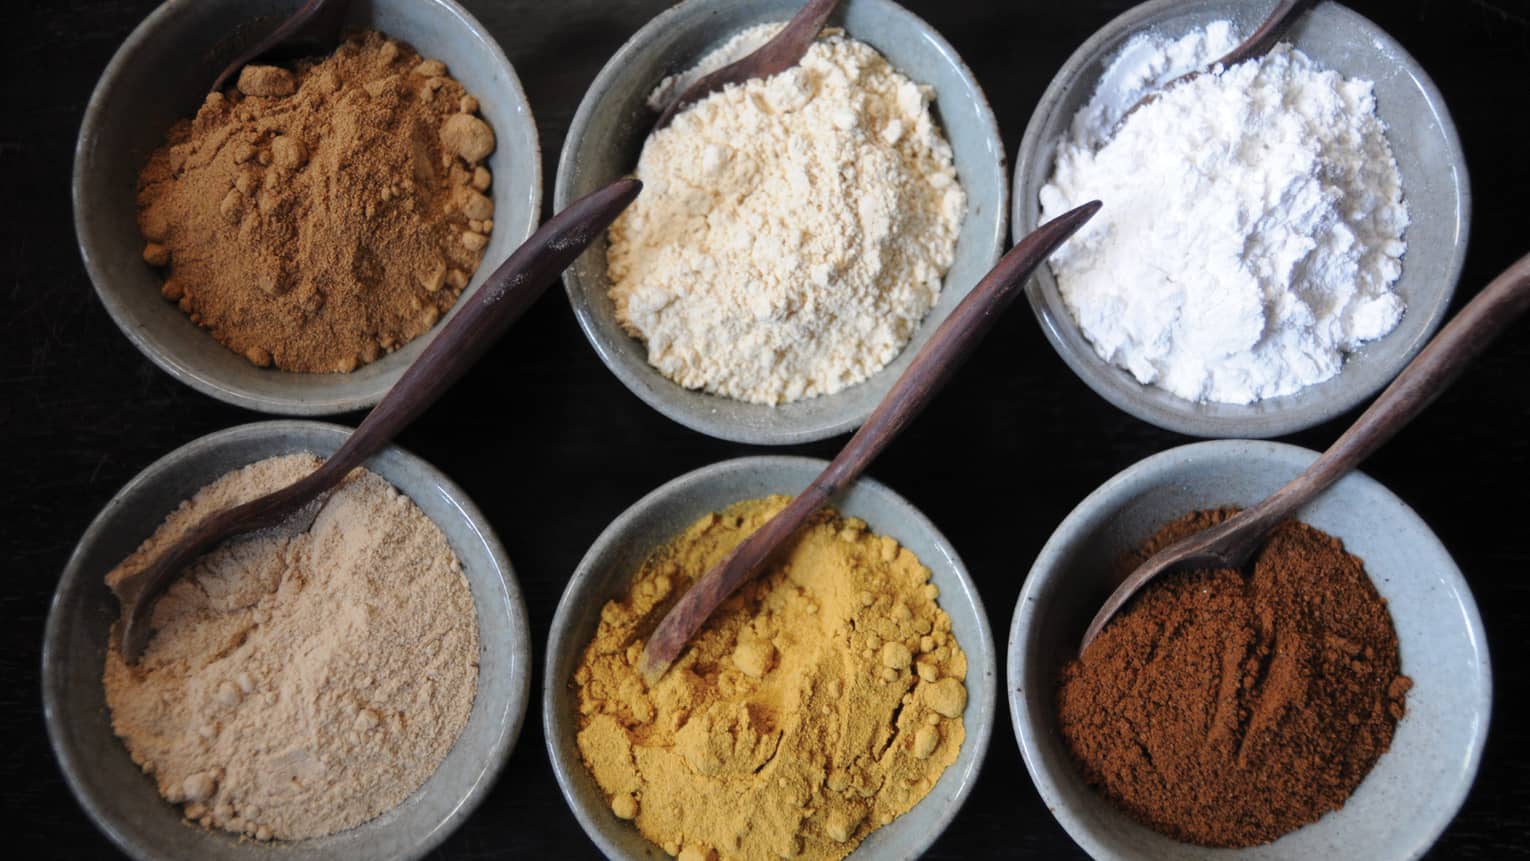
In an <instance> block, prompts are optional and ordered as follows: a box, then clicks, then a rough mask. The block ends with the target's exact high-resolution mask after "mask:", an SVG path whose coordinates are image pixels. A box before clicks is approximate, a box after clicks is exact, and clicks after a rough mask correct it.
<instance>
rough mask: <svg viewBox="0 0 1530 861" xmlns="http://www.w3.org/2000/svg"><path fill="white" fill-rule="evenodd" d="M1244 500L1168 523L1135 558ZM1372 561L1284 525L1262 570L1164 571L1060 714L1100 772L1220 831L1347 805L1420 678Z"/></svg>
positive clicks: (1101, 780) (1087, 762) (1112, 632)
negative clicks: (1401, 652) (1405, 665)
mask: <svg viewBox="0 0 1530 861" xmlns="http://www.w3.org/2000/svg"><path fill="white" fill-rule="evenodd" d="M1231 513H1232V511H1231V510H1220V511H1202V512H1196V513H1193V514H1190V515H1187V516H1185V517H1182V518H1180V519H1179V520H1176V521H1174V522H1173V523H1170V524H1169V525H1168V526H1166V527H1164V528H1163V529H1162V530H1161V531H1160V532H1159V533H1158V534H1157V535H1155V536H1153V538H1152V539H1151V540H1149V541H1148V543H1147V544H1146V545H1144V546H1143V547H1142V548H1141V549H1140V550H1138V551H1137V553H1136V554H1135V555H1134V556H1133V558H1131V559H1130V560H1127V561H1126V563H1125V567H1127V568H1130V567H1135V565H1136V564H1137V563H1139V562H1140V561H1142V560H1144V559H1146V558H1147V557H1148V556H1150V555H1152V554H1153V553H1154V552H1156V551H1157V550H1158V549H1160V548H1162V547H1163V546H1165V545H1167V544H1169V543H1172V542H1173V541H1175V540H1177V539H1178V538H1181V537H1184V536H1186V535H1189V534H1191V533H1193V532H1197V531H1200V530H1202V529H1205V528H1207V527H1209V526H1211V525H1213V524H1215V523H1218V522H1220V521H1222V520H1224V519H1225V518H1227V517H1228V516H1230V514H1231ZM1398 667H1399V664H1398V650H1397V634H1396V632H1395V631H1394V629H1393V627H1392V618H1391V616H1390V614H1389V613H1388V612H1387V608H1386V603H1385V602H1384V601H1383V600H1382V598H1381V596H1380V595H1378V594H1377V592H1376V589H1375V587H1374V586H1373V585H1372V584H1371V581H1370V578H1369V577H1367V576H1366V573H1365V569H1364V565H1363V563H1362V562H1361V560H1360V559H1358V558H1357V557H1355V556H1353V555H1350V554H1348V553H1346V552H1344V547H1343V544H1342V543H1341V542H1340V541H1339V540H1338V539H1337V538H1334V537H1333V536H1331V535H1327V534H1325V533H1323V532H1320V531H1318V530H1316V529H1313V528H1312V527H1310V526H1308V525H1306V524H1304V523H1298V522H1295V521H1290V522H1287V523H1285V524H1283V525H1281V526H1280V527H1279V528H1278V529H1276V530H1275V532H1274V533H1273V534H1272V535H1271V536H1270V539H1269V541H1268V543H1267V544H1266V546H1265V547H1264V548H1263V550H1261V551H1260V553H1259V555H1258V557H1257V558H1256V559H1255V560H1254V562H1253V564H1252V566H1251V571H1250V573H1249V574H1246V575H1245V574H1244V573H1241V572H1239V571H1236V570H1220V571H1199V572H1186V573H1181V574H1175V575H1171V576H1169V577H1166V578H1163V579H1161V580H1159V581H1157V582H1156V583H1154V584H1153V585H1151V586H1149V587H1148V588H1147V589H1146V590H1144V592H1143V593H1142V594H1141V595H1140V596H1139V597H1138V598H1137V599H1136V600H1135V601H1134V602H1133V603H1132V604H1131V605H1130V606H1129V607H1128V608H1127V609H1126V611H1124V612H1123V613H1122V614H1121V615H1119V616H1117V617H1116V619H1115V620H1114V621H1112V622H1111V624H1110V625H1109V626H1108V627H1107V628H1106V629H1105V631H1104V632H1103V633H1101V635H1100V636H1099V638H1098V639H1096V640H1095V642H1094V643H1092V644H1090V647H1089V649H1088V650H1087V651H1086V652H1085V653H1084V655H1083V656H1082V658H1081V659H1079V660H1075V661H1072V662H1070V663H1069V664H1068V665H1067V667H1066V668H1064V670H1063V675H1062V682H1061V687H1060V690H1059V693H1058V717H1059V723H1060V725H1061V729H1062V734H1063V737H1064V738H1065V740H1066V741H1067V744H1068V747H1069V749H1070V750H1071V751H1072V753H1073V755H1074V757H1075V758H1076V760H1077V761H1078V763H1079V765H1080V766H1081V767H1082V769H1083V771H1084V774H1085V776H1086V778H1087V779H1088V781H1089V782H1090V783H1091V784H1093V785H1094V786H1096V787H1097V788H1098V789H1099V790H1100V791H1101V792H1103V793H1104V794H1105V795H1106V796H1107V797H1109V798H1110V799H1111V800H1113V801H1115V802H1116V803H1117V804H1119V805H1121V806H1122V807H1123V808H1124V809H1125V810H1126V811H1127V812H1128V813H1130V814H1131V815H1132V816H1133V817H1134V818H1136V819H1137V820H1139V821H1141V822H1142V823H1144V824H1146V825H1148V826H1150V827H1152V828H1154V829H1156V830H1158V831H1161V832H1163V833H1165V834H1168V835H1170V836H1172V837H1174V838H1176V839H1179V840H1184V841H1187V842H1190V843H1198V844H1202V845H1206V846H1223V847H1242V846H1252V845H1256V844H1260V843H1266V842H1269V841H1271V840H1274V839H1275V838H1277V837H1279V836H1281V835H1282V834H1285V833H1286V832H1288V831H1292V830H1294V829H1296V828H1298V827H1300V826H1302V825H1305V824H1307V823H1309V822H1312V821H1314V820H1316V819H1318V818H1319V817H1321V816H1322V815H1323V814H1324V813H1326V812H1328V811H1330V810H1336V809H1338V808H1339V807H1342V806H1343V804H1344V802H1345V800H1346V799H1347V798H1348V797H1349V795H1350V793H1352V792H1353V791H1354V789H1355V787H1356V786H1358V785H1359V784H1360V781H1361V780H1362V779H1363V778H1364V777H1365V775H1366V773H1367V772H1369V771H1370V769H1371V767H1372V766H1373V765H1374V764H1375V763H1376V760H1377V758H1379V757H1380V756H1381V755H1382V754H1383V753H1384V752H1386V750H1387V747H1388V746H1389V745H1390V744H1391V741H1392V731H1393V728H1394V726H1395V725H1396V722H1397V720H1398V719H1399V718H1401V717H1402V714H1403V698H1404V695H1405V694H1406V693H1407V690H1408V688H1409V687H1411V686H1412V682H1411V681H1410V680H1409V679H1408V678H1407V677H1405V676H1401V675H1399V674H1398Z"/></svg>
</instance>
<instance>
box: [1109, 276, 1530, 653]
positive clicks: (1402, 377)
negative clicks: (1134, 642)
mask: <svg viewBox="0 0 1530 861" xmlns="http://www.w3.org/2000/svg"><path fill="white" fill-rule="evenodd" d="M1527 308H1530V255H1526V256H1524V257H1521V258H1520V259H1519V260H1518V261H1517V262H1515V264H1514V265H1513V266H1510V267H1509V268H1508V269H1506V270H1504V272H1503V274H1501V275H1499V276H1498V277H1497V278H1495V279H1493V282H1492V283H1491V284H1489V285H1488V286H1487V287H1486V288H1485V289H1484V290H1483V291H1482V292H1481V293H1478V294H1477V296H1476V297H1475V298H1474V299H1472V301H1471V302H1469V303H1467V305H1466V307H1465V308H1462V309H1461V313H1459V314H1457V315H1456V317H1455V319H1453V320H1451V321H1450V323H1449V324H1448V325H1447V326H1446V327H1445V328H1444V329H1441V330H1440V333H1439V334H1438V335H1436V336H1435V337H1434V340H1432V341H1430V342H1429V345H1428V346H1426V347H1425V348H1424V349H1423V351H1422V352H1420V353H1419V354H1418V356H1416V357H1415V358H1414V359H1413V361H1412V362H1410V363H1409V364H1408V367H1406V368H1404V369H1403V371H1402V373H1401V374H1399V375H1398V376H1397V379H1395V380H1393V381H1392V385H1390V386H1388V387H1387V389H1386V391H1384V392H1382V393H1381V396H1380V397H1378V398H1377V399H1376V401H1375V402H1374V403H1372V404H1371V406H1370V408H1369V409H1367V410H1366V411H1365V412H1364V413H1363V414H1362V415H1361V416H1360V418H1358V419H1356V420H1355V423H1354V424H1353V425H1350V428H1349V430H1347V431H1345V432H1344V435H1343V436H1341V437H1339V438H1338V440H1336V441H1335V442H1334V444H1333V445H1332V446H1330V447H1329V448H1328V450H1327V451H1325V452H1323V453H1322V454H1321V455H1320V456H1319V457H1318V459H1317V460H1315V461H1313V462H1312V465H1311V466H1309V467H1307V468H1306V469H1305V470H1303V471H1302V473H1301V475H1298V476H1297V477H1296V478H1294V479H1292V480H1291V481H1290V483H1288V484H1286V485H1285V486H1284V487H1282V488H1280V489H1279V490H1277V491H1275V492H1274V493H1273V494H1271V495H1270V497H1269V498H1268V499H1266V500H1264V501H1263V502H1261V503H1259V504H1258V505H1255V506H1253V507H1252V508H1246V509H1244V510H1243V511H1240V512H1238V513H1237V514H1236V515H1234V516H1232V517H1230V518H1228V519H1227V520H1224V521H1222V522H1221V523H1219V524H1217V525H1216V526H1213V527H1211V528H1210V529H1207V530H1205V531H1204V532H1199V533H1196V534H1195V535H1191V536H1189V537H1187V538H1184V539H1181V540H1180V541H1177V542H1175V543H1173V544H1171V545H1169V546H1168V547H1165V548H1164V549H1163V550H1161V551H1159V552H1158V553H1156V554H1154V555H1153V556H1152V558H1150V559H1148V560H1147V561H1146V562H1144V563H1142V564H1141V565H1139V566H1137V569H1136V570H1134V571H1133V572H1132V573H1131V574H1130V575H1128V576H1127V578H1126V579H1125V580H1124V581H1122V583H1121V585H1120V586H1117V587H1116V591H1114V592H1112V593H1111V594H1110V598H1108V599H1107V600H1106V601H1105V606H1103V607H1101V608H1100V612H1098V613H1096V614H1095V616H1094V620H1093V621H1091V622H1090V623H1089V629H1088V630H1087V631H1086V632H1085V633H1084V641H1083V643H1082V644H1081V645H1080V646H1079V651H1080V652H1082V651H1083V650H1084V649H1085V648H1088V646H1089V644H1090V643H1091V642H1092V641H1093V640H1094V638H1095V637H1096V636H1098V635H1099V633H1100V631H1101V630H1102V629H1104V627H1105V624H1106V623H1107V622H1109V621H1110V619H1111V617H1112V616H1114V615H1115V614H1116V612H1117V611H1118V610H1120V609H1121V607H1122V605H1124V604H1125V603H1126V602H1127V601H1128V600H1130V599H1131V597H1132V595H1134V594H1136V593H1137V591H1138V590H1140V589H1141V588H1142V587H1143V586H1146V585H1147V584H1148V583H1149V582H1150V581H1151V580H1152V579H1153V578H1155V577H1158V576H1159V575H1161V574H1165V573H1168V572H1170V571H1175V570H1180V569H1186V568H1189V569H1206V568H1242V567H1243V565H1244V564H1245V563H1247V562H1248V560H1249V559H1250V558H1252V557H1253V555H1254V553H1255V551H1257V550H1258V549H1259V548H1260V547H1261V546H1262V545H1263V544H1264V539H1265V536H1266V535H1267V534H1268V533H1269V531H1270V530H1271V529H1273V528H1275V526H1276V525H1277V524H1279V523H1280V522H1281V521H1282V520H1285V519H1286V518H1287V517H1288V516H1290V515H1291V513H1292V512H1294V511H1296V510H1297V509H1298V508H1301V507H1302V506H1303V505H1306V504H1307V503H1308V502H1310V501H1311V500H1312V499H1313V498H1314V497H1316V496H1317V495H1318V494H1320V493H1322V492H1323V491H1324V490H1326V489H1328V486H1329V485H1331V484H1333V483H1334V482H1336V481H1338V480H1339V479H1340V478H1343V477H1344V476H1345V475H1346V474H1348V473H1349V471H1350V470H1352V469H1354V468H1355V467H1356V466H1357V465H1358V464H1359V463H1360V461H1362V460H1364V459H1365V458H1367V457H1369V456H1370V454H1371V453H1372V452H1374V451H1375V450H1376V449H1378V448H1380V447H1381V445H1382V444H1383V443H1385V442H1386V441H1387V440H1389V439H1391V438H1392V435H1393V434H1395V433H1397V432H1398V431H1399V430H1401V429H1402V428H1403V426H1404V425H1406V424H1407V423H1408V422H1410V421H1412V420H1413V419H1414V417H1416V416H1417V415H1418V414H1419V413H1421V412H1423V410H1424V407H1426V406H1428V405H1429V404H1430V402H1432V401H1433V400H1434V399H1435V398H1436V397H1439V395H1440V393H1441V392H1443V391H1444V390H1445V389H1446V387H1448V386H1449V385H1450V384H1451V383H1452V382H1453V381H1454V380H1455V378H1456V376H1457V375H1458V374H1460V373H1461V370H1462V369H1463V368H1465V367H1466V365H1467V364H1468V363H1470V362H1471V361H1472V359H1475V358H1476V357H1477V355H1478V354H1479V353H1481V352H1482V351H1483V350H1484V349H1486V348H1487V345H1488V344H1490V343H1492V341H1493V339H1494V338H1496V337H1498V336H1499V335H1500V334H1502V333H1503V330H1504V329H1506V328H1507V327H1508V326H1509V324H1510V323H1512V322H1514V320H1515V319H1517V318H1518V317H1519V315H1520V314H1523V313H1524V312H1525V310H1526V309H1527Z"/></svg>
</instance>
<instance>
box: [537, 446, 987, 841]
mask: <svg viewBox="0 0 1530 861" xmlns="http://www.w3.org/2000/svg"><path fill="white" fill-rule="evenodd" d="M827 465H828V461H825V460H821V459H819V458H812V457H801V456H797V455H748V456H744V457H737V458H732V459H730V460H723V461H717V462H715V463H711V464H708V465H706V466H702V467H699V468H697V469H693V470H691V471H690V472H687V473H684V474H682V475H679V476H677V477H675V478H672V479H670V480H668V481H666V482H664V483H663V484H661V485H659V486H658V487H657V488H654V489H653V490H651V491H649V492H648V493H646V494H644V495H643V496H642V498H640V499H638V500H637V501H636V502H634V503H632V504H631V505H630V506H628V507H627V508H626V509H625V510H624V511H622V513H621V514H619V515H617V517H616V519H614V520H612V521H611V523H610V525H608V526H607V527H606V528H605V529H604V530H602V531H601V533H600V535H599V537H597V538H596V539H595V541H594V543H592V544H591V545H590V549H589V550H588V551H586V552H585V554H584V556H583V557H582V558H581V559H580V560H579V564H578V566H577V567H576V568H575V569H574V573H573V574H572V576H570V577H569V580H568V585H567V586H566V587H564V590H563V594H562V596H561V597H560V598H559V599H558V609H557V611H556V612H555V613H554V615H553V620H552V625H551V627H550V628H549V633H548V638H547V648H546V649H545V650H544V654H543V669H542V727H543V730H542V736H543V740H544V742H545V744H546V746H547V757H548V759H549V760H550V762H551V764H552V770H553V776H554V777H556V778H557V780H558V789H559V791H560V792H561V793H562V794H563V800H564V803H566V804H567V805H568V808H569V810H570V811H571V812H572V813H573V814H574V818H576V819H578V820H579V825H580V827H581V828H583V829H584V832H585V835H586V836H588V837H589V838H590V840H591V842H593V843H594V844H595V846H596V847H597V848H598V849H599V850H600V851H601V852H602V853H604V854H605V855H606V857H608V858H613V859H622V858H631V857H632V856H629V855H626V854H625V853H624V852H623V850H622V847H621V846H619V845H618V844H616V843H614V842H612V841H611V840H609V839H608V838H607V836H606V833H605V832H606V828H605V827H604V824H603V823H602V822H597V821H596V819H595V812H592V811H591V810H590V809H589V808H587V807H585V806H584V805H583V804H581V803H580V801H579V798H578V796H577V794H576V793H575V791H574V783H573V782H574V780H575V773H576V771H577V772H582V771H583V770H584V764H583V763H582V762H580V761H579V759H578V758H577V757H575V758H574V759H573V761H568V760H566V759H565V758H564V757H563V756H561V755H560V753H559V750H558V732H557V729H558V726H559V725H560V724H562V723H565V722H566V721H567V717H566V716H565V715H562V714H560V713H559V712H558V711H557V710H556V709H555V708H554V706H553V704H554V702H555V700H556V696H555V693H556V690H557V689H558V688H559V687H562V686H563V684H564V682H563V681H561V680H560V678H559V677H558V675H557V662H558V656H559V655H560V654H561V651H559V650H558V649H557V648H556V647H557V646H560V645H564V646H567V645H568V644H567V643H564V642H563V641H565V640H566V639H567V637H568V635H569V631H570V630H571V629H572V627H573V617H574V615H575V614H576V613H577V612H578V611H579V608H578V607H576V603H577V601H576V595H577V593H579V592H580V591H582V590H583V589H584V588H585V586H586V584H587V583H588V581H590V580H591V579H592V578H593V577H595V576H596V574H597V569H598V568H599V565H600V559H601V558H602V557H604V556H605V555H606V554H607V553H609V552H610V550H611V548H612V547H614V546H616V545H617V544H619V543H620V542H621V540H622V536H623V533H625V532H626V531H628V530H629V529H631V528H632V526H633V524H634V522H635V521H637V520H639V519H640V518H641V517H642V516H643V515H644V514H645V513H647V512H648V511H649V510H651V509H652V508H654V507H655V506H658V505H662V504H664V503H665V502H666V501H668V500H670V499H673V498H676V497H684V496H687V495H688V494H689V493H690V491H691V489H692V488H694V487H696V486H698V485H704V484H707V483H709V482H712V481H715V480H717V479H718V478H721V477H725V476H729V475H732V474H735V473H741V472H742V473H747V472H749V471H751V470H754V469H759V468H764V469H766V470H769V471H771V472H772V473H776V474H780V473H782V472H783V471H787V470H801V471H802V472H803V473H804V474H806V475H809V476H811V475H816V474H817V473H818V472H819V471H820V470H821V469H822V468H823V467H825V466H827ZM851 488H852V489H856V490H861V491H863V492H866V493H869V494H871V495H874V496H877V497H880V498H882V499H883V500H885V501H886V502H888V503H890V504H891V505H892V506H893V507H894V508H897V509H900V510H901V511H902V512H903V514H904V515H905V516H906V517H907V518H908V523H909V524H910V525H911V526H912V527H913V528H914V529H915V530H917V531H921V532H924V533H925V534H927V535H928V536H929V537H930V538H931V539H933V541H934V543H935V544H936V545H938V546H939V547H941V548H942V549H943V550H944V553H943V556H944V559H945V561H946V562H947V563H948V564H949V565H950V567H951V570H952V572H953V573H954V574H955V575H956V577H957V579H958V580H959V581H960V582H961V583H962V585H963V587H964V588H963V592H964V593H965V595H967V596H970V598H971V600H972V610H973V614H974V616H975V618H976V619H977V622H978V631H977V638H976V639H977V640H978V642H977V643H976V644H975V645H973V646H972V647H969V645H968V644H963V651H965V652H966V653H967V656H968V661H967V681H966V684H967V686H968V689H969V691H970V690H972V689H973V680H972V677H973V675H974V672H975V673H976V675H977V676H978V681H977V689H978V690H980V691H981V694H982V698H983V699H982V701H983V702H984V703H986V706H987V707H986V708H980V709H979V711H978V714H977V715H975V716H974V719H973V720H972V721H971V722H970V723H968V722H967V720H966V718H965V716H964V718H963V723H964V724H965V729H966V732H967V738H966V740H965V741H964V742H963V745H964V746H965V745H967V744H971V745H973V747H972V758H971V760H970V762H969V763H968V765H967V768H966V773H964V774H962V775H961V778H962V780H961V782H960V783H959V784H958V786H957V787H956V790H955V792H953V793H952V794H951V795H950V796H947V797H946V799H945V808H944V810H943V811H942V813H941V815H940V817H939V819H938V820H937V823H936V824H935V825H934V826H933V827H932V828H930V829H929V830H928V831H927V832H926V833H925V834H923V835H921V836H920V837H919V838H918V839H917V840H914V841H911V842H907V843H904V844H902V845H900V846H898V847H897V851H898V852H899V854H898V856H897V857H898V858H906V859H913V858H917V857H919V856H920V855H921V854H923V852H924V851H925V850H926V849H928V848H929V847H930V846H931V845H932V844H933V843H934V842H935V841H936V840H937V839H939V837H940V835H941V834H942V833H944V832H945V830H946V828H948V827H949V826H950V824H951V822H952V821H953V820H954V819H955V818H956V816H957V814H958V813H960V812H961V808H962V806H963V805H964V804H965V803H966V801H967V798H968V797H969V796H970V795H971V793H972V790H973V787H974V786H975V785H976V783H977V778H978V775H979V773H980V772H981V771H982V768H983V765H984V762H985V761H986V759H987V757H988V750H989V742H990V741H991V740H992V737H993V725H994V712H995V710H996V708H997V700H998V699H999V693H998V690H997V686H998V676H999V664H998V661H999V658H998V653H997V651H996V648H995V645H994V639H993V629H992V627H991V626H990V624H989V621H988V613H987V611H986V610H985V609H984V607H983V598H982V595H981V594H980V593H979V591H978V588H977V584H976V583H975V582H974V581H973V580H972V576H971V574H970V573H969V572H968V571H967V567H966V565H965V564H963V562H962V560H961V557H960V556H959V555H957V552H956V550H955V548H954V547H952V546H951V542H950V541H948V540H947V539H946V537H945V536H944V535H943V534H941V532H940V530H938V529H937V528H936V527H935V524H934V523H932V522H931V521H930V519H929V518H928V517H926V516H925V515H924V513H923V512H922V511H920V510H919V509H917V508H915V507H914V505H913V504H912V503H910V502H909V501H908V500H907V499H904V498H903V497H902V496H901V495H899V494H898V493H897V492H896V491H894V490H893V489H892V488H890V487H888V486H887V485H885V484H883V483H881V482H879V481H877V480H876V479H873V478H869V477H866V476H862V477H861V478H859V479H857V480H856V482H855V483H854V484H853V485H851ZM843 495H844V494H843V492H842V493H841V494H838V495H836V496H835V497H833V498H832V499H831V500H830V501H829V503H828V505H829V506H835V507H837V506H838V505H839V504H840V500H841V498H842V497H843ZM654 546H655V547H657V546H658V545H657V543H656V544H655V545H654ZM920 561H921V562H922V563H924V564H925V565H926V567H930V566H929V563H928V561H927V560H924V559H921V560H920ZM945 594H946V593H945V592H944V591H943V592H942V595H943V596H944V595H945ZM581 646H582V644H579V643H573V644H572V647H574V648H579V647H581ZM985 667H986V668H987V672H984V668H985ZM973 700H974V697H972V696H970V695H969V697H968V701H969V702H972V701H973ZM953 766H954V763H953ZM944 776H945V773H944V772H943V773H942V778H944ZM933 797H934V793H933V791H932V792H931V793H930V794H928V795H926V796H925V797H924V798H923V799H920V801H919V802H918V804H916V805H915V807H916V808H917V807H918V806H919V805H920V804H924V803H925V802H926V801H928V800H930V799H931V798H933ZM893 821H894V822H896V821H897V820H893ZM629 827H630V826H629ZM872 833H875V832H872ZM645 839H646V838H645ZM654 848H655V849H656V850H657V849H658V848H659V847H657V846H655V847H654ZM860 851H861V847H859V846H857V847H856V850H855V852H852V853H851V854H850V856H848V857H849V858H850V859H854V858H855V857H856V853H858V852H860Z"/></svg>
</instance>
